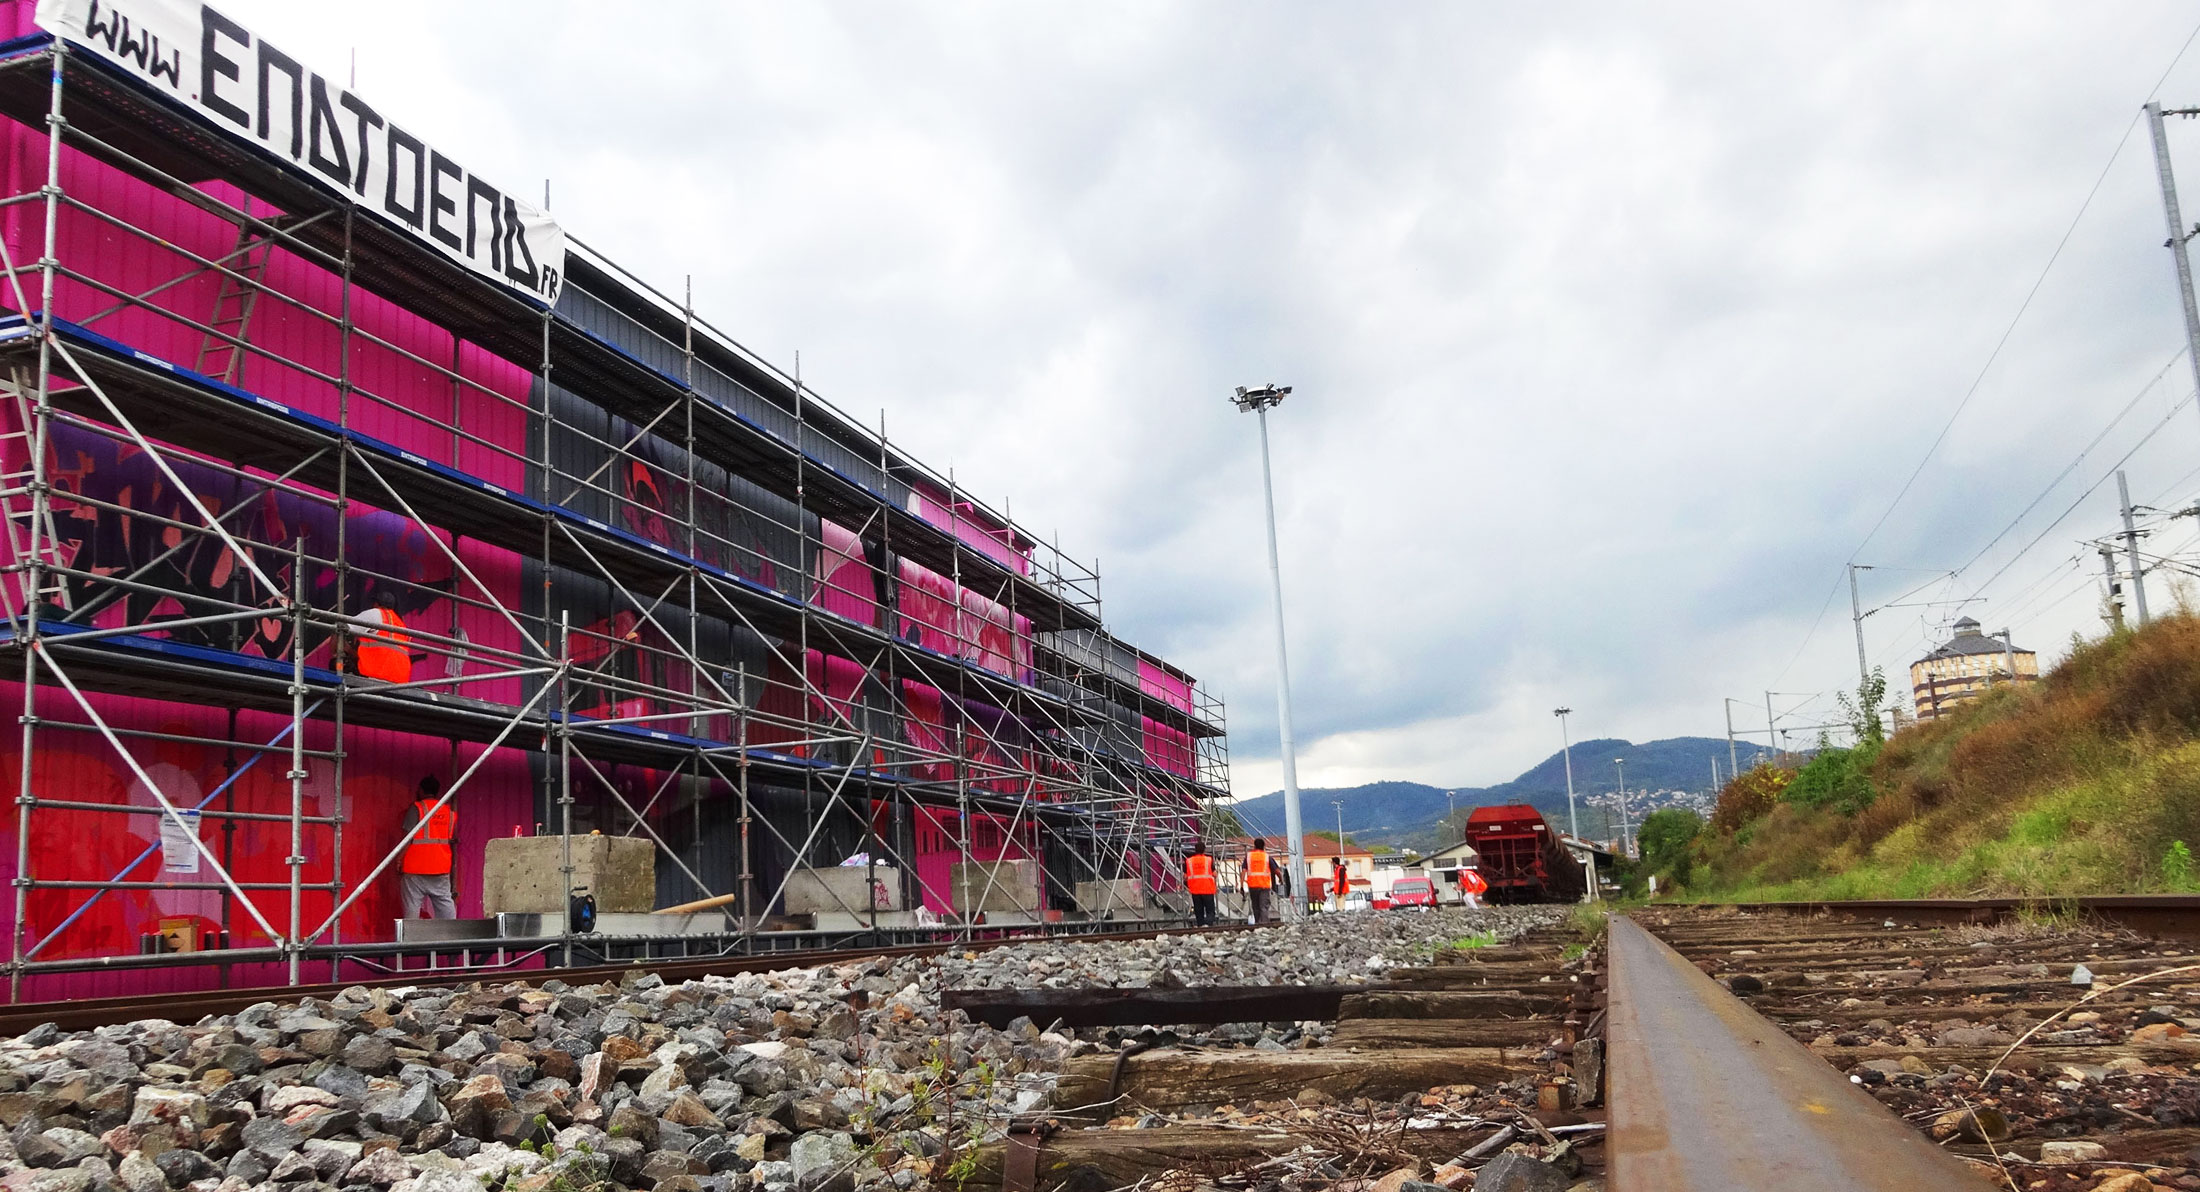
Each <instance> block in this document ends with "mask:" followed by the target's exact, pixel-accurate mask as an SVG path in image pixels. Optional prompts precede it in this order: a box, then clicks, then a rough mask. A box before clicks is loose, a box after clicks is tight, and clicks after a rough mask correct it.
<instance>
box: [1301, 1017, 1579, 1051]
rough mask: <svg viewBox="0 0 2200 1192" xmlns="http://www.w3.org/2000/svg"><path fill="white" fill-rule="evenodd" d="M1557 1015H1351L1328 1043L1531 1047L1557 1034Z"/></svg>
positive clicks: (1561, 1027)
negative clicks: (1366, 1016)
mask: <svg viewBox="0 0 2200 1192" xmlns="http://www.w3.org/2000/svg"><path fill="white" fill-rule="evenodd" d="M1564 1029H1566V1028H1565V1024H1563V1023H1561V1022H1560V1021H1559V1020H1558V1019H1556V1018H1348V1019H1345V1020H1343V1021H1341V1022H1339V1023H1338V1024H1337V1025H1336V1028H1335V1029H1334V1030H1332V1031H1331V1032H1330V1035H1329V1041H1328V1042H1327V1043H1324V1044H1323V1046H1325V1047H1358V1048H1362V1049H1364V1050H1373V1049H1376V1048H1383V1047H1528V1046H1532V1045H1534V1044H1537V1043H1543V1042H1548V1041H1549V1040H1551V1039H1555V1038H1557V1037H1558V1035H1559V1032H1560V1031H1563V1030H1564Z"/></svg>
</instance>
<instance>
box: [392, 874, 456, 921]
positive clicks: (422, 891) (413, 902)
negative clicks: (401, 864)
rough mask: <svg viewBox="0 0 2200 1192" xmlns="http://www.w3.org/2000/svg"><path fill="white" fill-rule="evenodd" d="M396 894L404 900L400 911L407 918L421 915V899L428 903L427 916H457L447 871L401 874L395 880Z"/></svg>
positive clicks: (437, 917) (454, 917) (449, 876)
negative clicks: (403, 907) (403, 906)
mask: <svg viewBox="0 0 2200 1192" xmlns="http://www.w3.org/2000/svg"><path fill="white" fill-rule="evenodd" d="M397 896H398V897H399V898H402V899H404V901H405V909H404V911H403V912H402V913H403V915H404V917H405V918H407V919H418V918H420V917H421V915H420V903H421V902H422V900H426V902H427V904H428V914H427V917H428V918H430V919H456V918H458V905H457V904H456V903H454V902H452V901H451V875H450V874H448V873H407V874H402V875H400V876H399V878H398V882H397Z"/></svg>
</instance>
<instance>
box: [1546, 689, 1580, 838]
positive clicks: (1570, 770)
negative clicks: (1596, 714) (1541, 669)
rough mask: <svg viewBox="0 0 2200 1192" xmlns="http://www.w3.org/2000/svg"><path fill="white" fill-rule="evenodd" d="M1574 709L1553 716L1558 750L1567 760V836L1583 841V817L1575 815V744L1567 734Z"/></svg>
mask: <svg viewBox="0 0 2200 1192" xmlns="http://www.w3.org/2000/svg"><path fill="white" fill-rule="evenodd" d="M1573 711H1574V710H1573V709H1572V708H1553V709H1551V715H1553V716H1556V717H1558V750H1559V753H1560V754H1561V755H1563V756H1564V757H1565V759H1566V834H1567V835H1569V836H1571V837H1573V838H1574V839H1576V840H1579V839H1581V817H1580V816H1578V815H1576V814H1575V813H1574V742H1573V738H1572V737H1571V736H1570V735H1568V733H1567V732H1566V718H1567V717H1568V716H1571V715H1572V714H1573Z"/></svg>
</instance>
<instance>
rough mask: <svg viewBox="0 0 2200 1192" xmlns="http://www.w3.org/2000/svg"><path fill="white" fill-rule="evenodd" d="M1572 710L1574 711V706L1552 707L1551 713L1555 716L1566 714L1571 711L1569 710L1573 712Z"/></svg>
mask: <svg viewBox="0 0 2200 1192" xmlns="http://www.w3.org/2000/svg"><path fill="white" fill-rule="evenodd" d="M1572 711H1573V709H1572V708H1552V709H1551V715H1553V716H1564V715H1566V714H1567V713H1569V712H1572Z"/></svg>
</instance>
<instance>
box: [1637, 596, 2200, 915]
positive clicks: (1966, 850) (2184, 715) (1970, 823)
mask: <svg viewBox="0 0 2200 1192" xmlns="http://www.w3.org/2000/svg"><path fill="white" fill-rule="evenodd" d="M2194 847H2200V618H2195V617H2193V616H2192V615H2190V614H2187V613H2179V614H2177V615H2173V616H2170V617H2166V618H2164V619H2162V620H2159V621H2156V622H2155V623H2154V624H2152V625H2151V626H2149V627H2147V628H2145V629H2142V630H2139V631H2137V632H2122V633H2117V634H2113V635H2110V636H2108V637H2106V638H2102V639H2100V640H2097V641H2092V642H2085V643H2081V644H2079V645H2078V646H2077V647H2076V648H2075V649H2074V651H2073V652H2072V654H2071V656H2070V658H2069V659H2068V660H2066V661H2065V662H2064V663H2063V664H2062V665H2061V666H2058V667H2056V668H2055V669H2054V671H2052V672H2051V673H2050V674H2048V675H2047V676H2046V677H2045V678H2044V679H2043V680H2042V681H2041V682H2039V683H2038V684H2035V685H2029V686H2025V687H2004V688H2001V689H1998V690H1996V691H1994V692H1992V693H1991V694H1989V695H1988V696H1986V697H1984V698H1982V699H1980V700H1978V701H1975V702H1973V703H1971V704H1968V705H1965V706H1964V707H1962V708H1961V709H1959V710H1958V711H1956V712H1955V713H1954V714H1952V715H1950V716H1947V717H1945V718H1943V719H1941V720H1938V721H1934V722H1932V723H1929V724H1922V725H1917V726H1914V727H1912V728H1909V729H1905V730H1904V731H1902V732H1901V733H1899V734H1897V735H1895V736H1894V737H1893V738H1891V739H1889V740H1888V741H1886V742H1885V744H1884V745H1883V746H1879V747H1874V746H1871V745H1866V746H1864V747H1863V748H1860V749H1856V750H1848V749H1833V750H1827V751H1824V752H1823V753H1821V754H1820V755H1819V756H1818V757H1817V758H1815V759H1813V761H1812V762H1811V763H1810V764H1809V765H1807V766H1805V767H1804V768H1803V769H1802V770H1800V771H1794V772H1778V771H1772V770H1770V769H1769V768H1764V769H1759V770H1756V771H1752V772H1751V773H1749V774H1745V775H1743V777H1742V778H1741V779H1739V780H1737V781H1736V782H1735V783H1733V784H1730V786H1729V787H1728V789H1727V790H1726V791H1725V792H1723V793H1722V795H1721V802H1720V810H1719V813H1718V814H1717V815H1716V816H1715V817H1714V819H1713V823H1712V827H1711V828H1710V829H1709V830H1707V831H1705V832H1704V833H1703V834H1702V835H1701V836H1700V837H1698V838H1697V840H1696V841H1695V842H1694V845H1693V846H1692V848H1691V849H1690V850H1689V851H1688V853H1687V860H1686V861H1685V862H1682V863H1681V868H1684V869H1685V870H1687V872H1686V873H1685V879H1686V880H1685V890H1686V893H1687V894H1688V895H1690V896H1695V897H1705V898H1718V899H1734V900H1759V899H1788V898H1919V897H1936V896H1937V897H1959V896H1982V895H1996V894H2000V895H2075V894H2098V893H2144V892H2159V891H2191V890H2200V875H2196V873H2195V865H2194V862H2193V861H2192V855H2191V850H2192V848H2194ZM1680 876H1684V875H1682V874H1671V875H1669V877H1668V880H1669V881H1670V880H1671V878H1672V877H1680Z"/></svg>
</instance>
